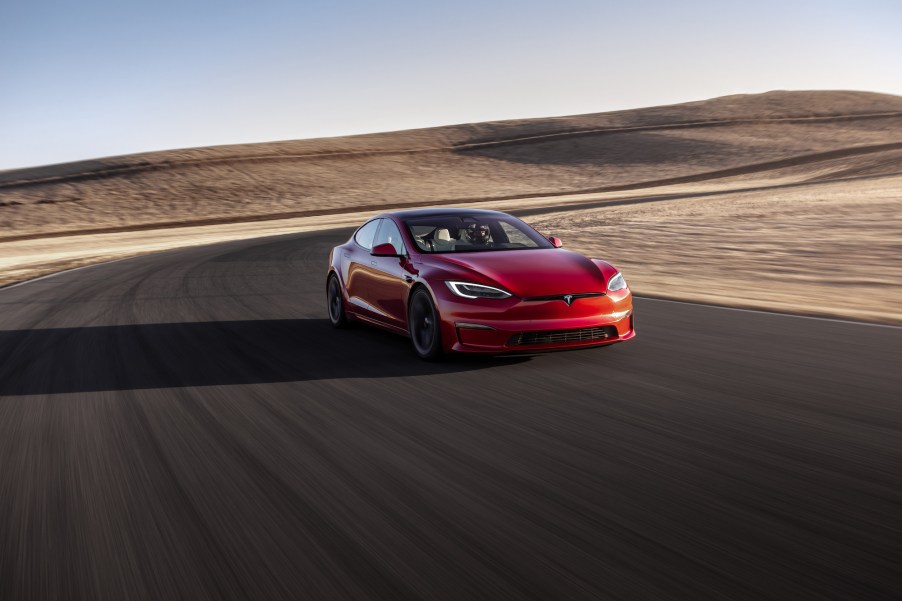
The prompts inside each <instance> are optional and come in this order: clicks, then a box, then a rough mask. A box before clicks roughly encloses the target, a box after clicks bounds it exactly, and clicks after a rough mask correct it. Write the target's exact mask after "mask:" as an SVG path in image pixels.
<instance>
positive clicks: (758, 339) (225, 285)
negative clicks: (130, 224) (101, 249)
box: [0, 231, 902, 601]
mask: <svg viewBox="0 0 902 601" xmlns="http://www.w3.org/2000/svg"><path fill="white" fill-rule="evenodd" d="M347 235H348V232H347V231H331V232H321V233H315V234H300V235H291V236H282V237H277V238H268V239H258V240H249V241H241V242H233V243H228V244H220V245H216V246H207V247H197V248H190V249H183V250H178V251H171V252H167V253H161V254H156V255H149V256H145V257H139V258H135V259H130V260H127V261H120V262H115V263H109V264H105V265H99V266H95V267H92V268H88V269H81V270H76V271H71V272H67V273H63V274H60V275H57V276H55V277H52V278H47V279H42V280H37V281H34V282H30V283H27V284H26V285H22V286H17V287H12V288H8V289H4V290H0V397H2V398H0V599H3V600H12V599H91V600H100V599H110V600H124V599H167V600H174V599H190V600H192V601H193V600H201V599H267V600H269V599H328V600H332V599H371V598H379V599H391V600H402V599H455V600H456V599H466V598H479V599H493V600H496V599H541V600H543V601H547V600H550V599H568V600H570V599H637V600H649V599H691V600H700V599H750V600H752V599H754V600H760V599H776V598H780V599H794V600H798V599H867V600H880V599H898V598H900V596H902V569H900V565H902V402H900V401H902V375H900V369H899V366H900V364H902V362H900V356H902V329H900V328H891V327H879V326H869V325H860V324H853V323H845V322H837V321H827V320H817V319H807V318H797V317H790V316H785V315H773V314H766V313H755V312H746V311H735V310H728V309H721V308H715V307H704V306H698V305H688V304H680V303H670V302H663V301H653V300H650V299H649V300H645V299H638V300H637V301H636V310H637V329H638V331H639V336H638V337H637V338H636V339H635V340H634V341H632V342H629V343H625V344H621V345H615V346H612V347H607V348H600V349H594V350H587V351H577V352H569V353H558V354H551V355H545V356H538V357H529V358H516V359H489V360H486V359H476V360H455V361H451V362H447V363H443V364H426V363H423V362H420V361H419V360H417V359H415V358H414V356H413V354H412V352H411V351H410V349H409V348H408V342H407V341H406V340H405V339H403V338H400V337H396V336H393V335H391V334H387V333H383V332H380V331H377V330H374V329H370V328H357V329H353V330H349V331H333V330H331V329H330V327H329V326H328V323H327V321H326V320H325V307H324V301H323V284H324V282H323V280H324V275H325V272H324V269H325V264H326V255H327V253H328V249H329V248H330V247H331V246H333V245H334V244H336V243H337V242H339V241H341V240H344V239H346V237H347ZM842 293H843V294H848V291H847V290H844V291H843V292H842Z"/></svg>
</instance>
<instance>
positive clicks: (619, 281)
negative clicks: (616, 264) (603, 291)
mask: <svg viewBox="0 0 902 601" xmlns="http://www.w3.org/2000/svg"><path fill="white" fill-rule="evenodd" d="M624 288H626V280H624V279H623V274H622V273H620V272H619V271H618V272H617V273H615V274H614V276H613V277H612V278H611V279H610V280H608V290H610V291H611V292H616V291H618V290H623V289H624Z"/></svg>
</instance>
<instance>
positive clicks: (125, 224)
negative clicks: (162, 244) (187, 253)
mask: <svg viewBox="0 0 902 601" xmlns="http://www.w3.org/2000/svg"><path fill="white" fill-rule="evenodd" d="M898 173H902V97H897V96H890V95H883V94H874V93H865V92H788V91H775V92H768V93H765V94H757V95H737V96H727V97H722V98H715V99H712V100H706V101H701V102H691V103H686V104H679V105H671V106H663V107H652V108H643V109H635V110H627V111H616V112H608V113H597V114H589V115H577V116H569V117H554V118H544V119H525V120H513V121H499V122H489V123H477V124H468V125H455V126H447V127H437V128H429V129H421V130H409V131H401V132H390V133H380V134H370V135H361V136H347V137H339V138H322V139H312V140H296V141H287V142H272V143H261V144H242V145H233V146H219V147H207V148H192V149H184V150H172V151H163V152H154V153H144V154H135V155H127V156H119V157H111V158H104V159H97V160H91V161H80V162H75V163H66V164H60V165H50V166H46V167H36V168H30V169H18V170H11V171H5V172H0V240H2V239H5V240H10V239H17V238H18V239H21V238H23V237H41V236H45V235H60V234H63V235H64V234H66V233H71V232H85V231H117V230H118V231H122V230H129V229H147V228H154V227H160V226H175V225H188V224H200V223H227V222H232V221H245V220H258V219H264V218H266V219H269V218H278V217H292V216H302V215H315V214H323V213H330V212H344V211H354V210H364V209H373V208H379V207H383V206H384V207H399V206H404V205H411V206H413V205H424V204H439V203H463V202H471V201H475V200H488V199H506V198H507V199H509V198H521V197H539V196H541V197H545V196H554V195H561V194H570V193H574V192H590V191H616V190H630V189H641V188H645V187H652V186H660V185H668V184H677V183H689V182H704V181H707V180H716V179H723V178H733V179H739V180H742V179H743V178H751V179H754V180H755V182H762V181H766V180H768V179H772V180H774V181H777V180H779V181H780V182H789V181H797V182H805V181H832V180H837V179H848V178H860V177H873V176H880V175H892V174H898Z"/></svg>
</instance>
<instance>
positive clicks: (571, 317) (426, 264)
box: [326, 209, 636, 359]
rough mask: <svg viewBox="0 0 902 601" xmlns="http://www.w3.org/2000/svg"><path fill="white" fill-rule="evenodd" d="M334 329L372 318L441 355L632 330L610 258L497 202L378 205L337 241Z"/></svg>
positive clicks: (330, 280) (603, 337) (599, 340)
mask: <svg viewBox="0 0 902 601" xmlns="http://www.w3.org/2000/svg"><path fill="white" fill-rule="evenodd" d="M326 295H327V301H328V306H329V319H330V321H331V322H332V325H333V326H335V327H342V326H344V325H346V324H347V323H348V322H349V321H353V320H360V321H364V322H368V323H371V324H374V325H377V326H380V327H383V328H386V329H388V330H392V331H394V332H398V333H400V334H404V335H407V336H410V338H411V340H412V342H413V348H414V350H415V351H416V353H417V355H419V356H420V357H422V358H423V359H436V358H438V357H440V356H441V355H442V354H443V353H448V352H465V353H489V354H499V353H511V352H519V353H522V352H530V353H532V352H536V351H551V350H562V349H573V348H581V347H590V346H598V345H603V344H611V343H614V342H620V341H622V340H628V339H630V338H632V337H634V336H635V335H636V333H635V330H634V329H633V301H632V294H631V293H630V290H629V287H628V286H627V285H626V281H625V280H624V279H623V276H622V275H621V274H620V272H618V271H617V270H616V269H615V268H614V267H612V266H611V265H610V264H608V263H605V262H604V261H601V260H598V259H589V258H587V257H585V256H583V255H581V254H579V253H575V252H572V251H569V250H564V249H563V248H561V241H560V240H558V239H557V238H554V237H551V238H545V237H544V236H543V235H542V234H540V233H539V232H537V231H536V230H534V229H532V228H531V227H530V226H528V225H527V224H526V223H524V222H523V221H521V220H519V219H517V218H516V217H512V216H510V215H507V214H506V213H500V212H498V211H481V210H472V209H424V210H413V211H397V212H394V213H385V214H383V215H380V216H378V217H376V218H374V219H371V220H370V221H368V222H366V223H365V224H363V225H362V226H361V227H360V228H358V230H357V231H356V232H354V235H353V236H351V239H350V240H348V241H347V242H346V243H345V244H342V245H341V246H336V247H335V248H334V249H332V253H331V254H330V256H329V273H328V277H327V280H326Z"/></svg>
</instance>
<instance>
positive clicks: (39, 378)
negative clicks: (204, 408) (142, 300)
mask: <svg viewBox="0 0 902 601" xmlns="http://www.w3.org/2000/svg"><path fill="white" fill-rule="evenodd" d="M526 360H528V359H527V358H523V357H520V358H497V359H495V358H476V359H469V358H467V359H452V360H448V361H445V362H441V363H427V362H424V361H421V360H420V359H418V358H417V357H416V356H415V355H414V354H413V351H412V349H411V348H410V342H409V341H408V340H407V339H406V338H404V337H402V336H397V335H394V334H390V333H387V332H384V331H381V330H378V329H375V328H371V327H365V326H360V327H354V328H351V329H347V330H334V329H333V328H332V327H331V326H330V325H329V323H328V321H327V320H324V319H279V320H250V321H210V322H192V323H161V324H141V325H121V326H95V327H82V328H55V329H36V330H13V331H0V395H29V394H57V393H74V392H97V391H105V390H136V389H145V388H175V387H184V386H217V385H233V384H262V383H274V382H296V381H306V380H324V379H338V378H392V377H409V376H429V375H436V374H448V373H454V372H463V371H472V370H479V369H486V368H490V367H497V366H499V365H510V364H512V363H518V362H522V361H526Z"/></svg>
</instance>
